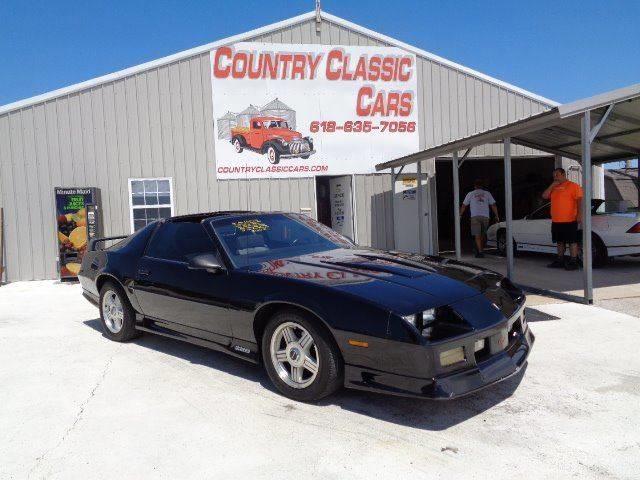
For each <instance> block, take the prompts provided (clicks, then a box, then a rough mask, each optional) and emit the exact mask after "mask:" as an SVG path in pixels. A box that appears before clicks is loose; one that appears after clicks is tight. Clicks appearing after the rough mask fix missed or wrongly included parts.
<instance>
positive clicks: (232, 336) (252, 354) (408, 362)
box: [79, 212, 534, 401]
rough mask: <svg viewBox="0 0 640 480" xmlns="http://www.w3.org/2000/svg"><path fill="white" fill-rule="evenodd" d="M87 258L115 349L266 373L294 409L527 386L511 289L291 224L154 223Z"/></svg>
mask: <svg viewBox="0 0 640 480" xmlns="http://www.w3.org/2000/svg"><path fill="white" fill-rule="evenodd" d="M114 239H122V240H121V241H119V243H116V244H115V245H113V246H111V247H109V248H106V249H103V250H100V249H96V247H97V246H98V245H100V244H101V242H102V241H103V240H104V239H99V240H97V241H94V242H92V243H91V245H90V248H89V251H88V252H87V253H86V255H85V256H84V259H83V262H82V268H81V270H80V275H79V277H80V281H81V283H82V287H83V294H84V296H85V297H86V298H87V299H88V300H90V301H91V302H93V303H94V304H96V305H97V306H98V307H99V309H100V317H101V319H102V324H103V328H104V333H105V335H106V336H107V337H108V338H110V339H112V340H116V341H126V340H129V339H131V338H133V337H135V336H136V335H138V334H139V333H140V332H151V333H156V334H159V335H164V336H167V337H172V338H176V339H180V340H185V341H188V342H192V343H195V344H198V345H203V346H207V347H210V348H213V349H216V350H221V351H224V352H228V353H230V354H232V355H235V356H237V357H240V358H243V359H246V360H249V361H251V362H254V363H262V364H263V365H264V366H265V368H266V370H267V373H268V374H269V377H270V378H271V380H272V382H273V384H274V385H275V386H276V388H277V389H278V390H279V391H280V392H282V393H283V394H284V395H286V396H287V397H290V398H293V399H295V400H301V401H312V400H317V399H319V398H322V397H324V396H326V395H329V394H331V393H332V392H334V391H335V390H336V389H338V388H339V387H341V386H342V385H344V386H346V387H349V388H359V389H366V390H375V391H378V392H384V393H393V394H400V395H411V396H418V397H426V398H439V399H449V398H454V397H458V396H460V395H465V394H468V393H471V392H474V391H476V390H478V389H480V388H483V387H486V386H487V385H490V384H493V383H496V382H498V381H500V380H502V379H504V378H506V377H509V376H510V375H512V374H514V373H516V372H517V371H518V370H519V369H520V368H521V367H522V366H523V365H524V363H525V362H526V359H527V356H528V354H529V352H530V350H531V346H532V344H533V340H534V337H533V334H532V333H531V331H530V329H529V328H528V326H527V323H526V321H525V316H524V304H525V297H524V295H523V293H522V291H520V290H519V289H518V288H517V287H515V286H514V285H513V284H512V283H511V282H510V281H509V280H508V279H506V278H504V277H502V276H501V275H499V274H497V273H495V272H492V271H487V270H482V269H480V268H478V267H476V266H473V265H468V264H464V263H460V262H455V261H452V260H449V259H445V258H439V257H431V256H424V255H415V254H406V253H400V252H383V251H380V250H374V249H370V248H363V247H358V246H356V245H354V244H353V243H352V242H351V241H349V240H348V239H346V238H344V237H342V236H341V235H339V234H338V233H336V232H334V231H333V230H331V229H329V228H328V227H325V226H324V225H322V224H320V223H318V222H316V221H314V220H312V219H311V218H309V217H307V216H305V215H301V214H293V213H256V212H218V213H208V214H199V215H188V216H182V217H173V218H170V219H166V220H162V221H159V222H155V223H152V224H150V225H148V226H147V227H145V228H143V229H142V230H140V231H138V232H136V233H134V234H133V235H130V236H128V237H112V238H111V240H114Z"/></svg>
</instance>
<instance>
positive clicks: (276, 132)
mask: <svg viewBox="0 0 640 480" xmlns="http://www.w3.org/2000/svg"><path fill="white" fill-rule="evenodd" d="M269 135H273V136H276V137H282V138H284V139H285V140H287V141H290V140H292V139H294V138H302V134H301V133H300V132H296V131H295V130H289V129H288V128H270V129H269Z"/></svg>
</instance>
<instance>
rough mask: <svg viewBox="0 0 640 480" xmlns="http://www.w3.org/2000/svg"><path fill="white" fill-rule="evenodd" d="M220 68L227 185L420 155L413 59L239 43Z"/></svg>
mask: <svg viewBox="0 0 640 480" xmlns="http://www.w3.org/2000/svg"><path fill="white" fill-rule="evenodd" d="M211 67H212V71H211V78H212V89H213V112H214V118H215V129H214V131H215V154H216V174H217V177H218V178H220V179H226V178H273V177H309V176H313V175H343V174H353V173H368V172H373V171H374V170H373V166H374V165H375V164H376V163H380V162H382V161H385V160H390V159H393V158H396V157H399V156H402V155H407V154H410V153H414V152H416V151H417V150H418V148H419V140H418V124H417V123H418V105H417V101H418V100H417V78H416V76H417V75H416V57H415V55H412V54H410V53H407V52H405V51H404V50H401V49H398V48H392V47H360V46H357V47H356V46H353V47H351V46H340V47H337V46H329V45H285V44H265V43H237V44H234V45H231V46H225V47H220V48H218V49H216V50H213V51H211Z"/></svg>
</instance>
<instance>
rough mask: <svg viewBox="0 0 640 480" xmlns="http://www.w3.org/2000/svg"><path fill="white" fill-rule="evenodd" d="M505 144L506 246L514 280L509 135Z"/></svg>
mask: <svg viewBox="0 0 640 480" xmlns="http://www.w3.org/2000/svg"><path fill="white" fill-rule="evenodd" d="M503 146H504V210H505V222H506V226H507V231H506V238H505V248H506V250H507V277H508V278H509V280H513V268H514V265H513V194H512V190H511V189H512V185H511V138H510V137H507V138H505V139H504V142H503Z"/></svg>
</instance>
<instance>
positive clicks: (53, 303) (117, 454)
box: [0, 282, 640, 480]
mask: <svg viewBox="0 0 640 480" xmlns="http://www.w3.org/2000/svg"><path fill="white" fill-rule="evenodd" d="M535 308H536V309H535V310H533V309H530V310H529V321H530V325H531V328H532V329H533V331H534V333H535V335H536V337H537V341H536V344H535V346H534V350H533V352H532V354H531V356H530V360H529V365H528V367H527V368H526V369H525V371H524V372H523V374H522V375H518V376H516V377H514V378H511V379H509V380H507V381H505V382H503V383H501V384H499V385H497V386H495V387H493V388H490V389H487V390H484V391H482V392H480V393H479V394H477V395H475V396H472V397H468V398H465V399H460V400H456V401H453V402H430V401H420V400H413V399H404V398H395V397H388V396H383V395H373V394H367V393H361V392H353V391H343V392H341V393H339V394H337V395H335V396H333V397H331V398H329V399H327V400H325V401H323V402H321V403H320V404H313V405H310V404H301V403H295V402H292V401H290V400H288V399H286V398H284V397H282V396H280V395H278V394H277V393H275V392H274V391H273V389H272V388H271V386H270V385H269V382H268V379H267V377H266V375H265V374H264V373H263V372H262V370H261V369H260V368H258V367H255V366H252V365H249V364H245V363H243V362H241V361H239V360H236V359H232V358H229V357H227V356H225V355H223V354H220V353H216V352H211V351H209V350H206V349H203V348H199V347H196V346H193V345H188V344H182V343H178V342H175V341H172V340H169V339H165V338H161V337H156V336H152V335H145V336H143V337H142V338H140V339H138V340H136V341H134V342H131V343H128V344H117V343H113V342H110V341H108V340H107V339H105V338H104V337H103V336H102V334H101V331H100V325H99V320H98V319H97V318H98V312H97V309H96V308H95V307H93V306H92V305H90V304H89V303H87V302H86V301H85V300H84V299H82V297H81V295H80V287H79V286H78V285H67V284H59V283H55V282H23V283H15V284H10V285H6V286H3V287H0V385H2V387H1V388H0V459H1V460H0V478H20V479H22V478H63V479H70V478H83V479H84V478H92V479H93V478H105V479H112V478H137V479H139V478H172V479H173V478H237V477H244V478H275V477H277V478H297V476H300V475H304V478H322V479H327V478H367V479H371V478H403V477H404V478H407V477H408V478H423V477H429V478H433V477H442V478H462V477H469V478H491V479H493V480H495V479H498V478H514V477H518V478H554V479H556V478H568V477H571V476H575V477H579V478H629V479H630V478H637V474H638V472H640V436H639V434H638V431H640V355H638V339H639V338H640V318H638V317H637V316H631V315H627V314H623V313H615V312H612V311H609V310H604V309H602V308H598V307H587V306H584V305H577V304H571V303H564V304H550V305H543V306H537V307H535ZM632 313H633V312H632ZM634 315H638V312H635V313H634Z"/></svg>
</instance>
